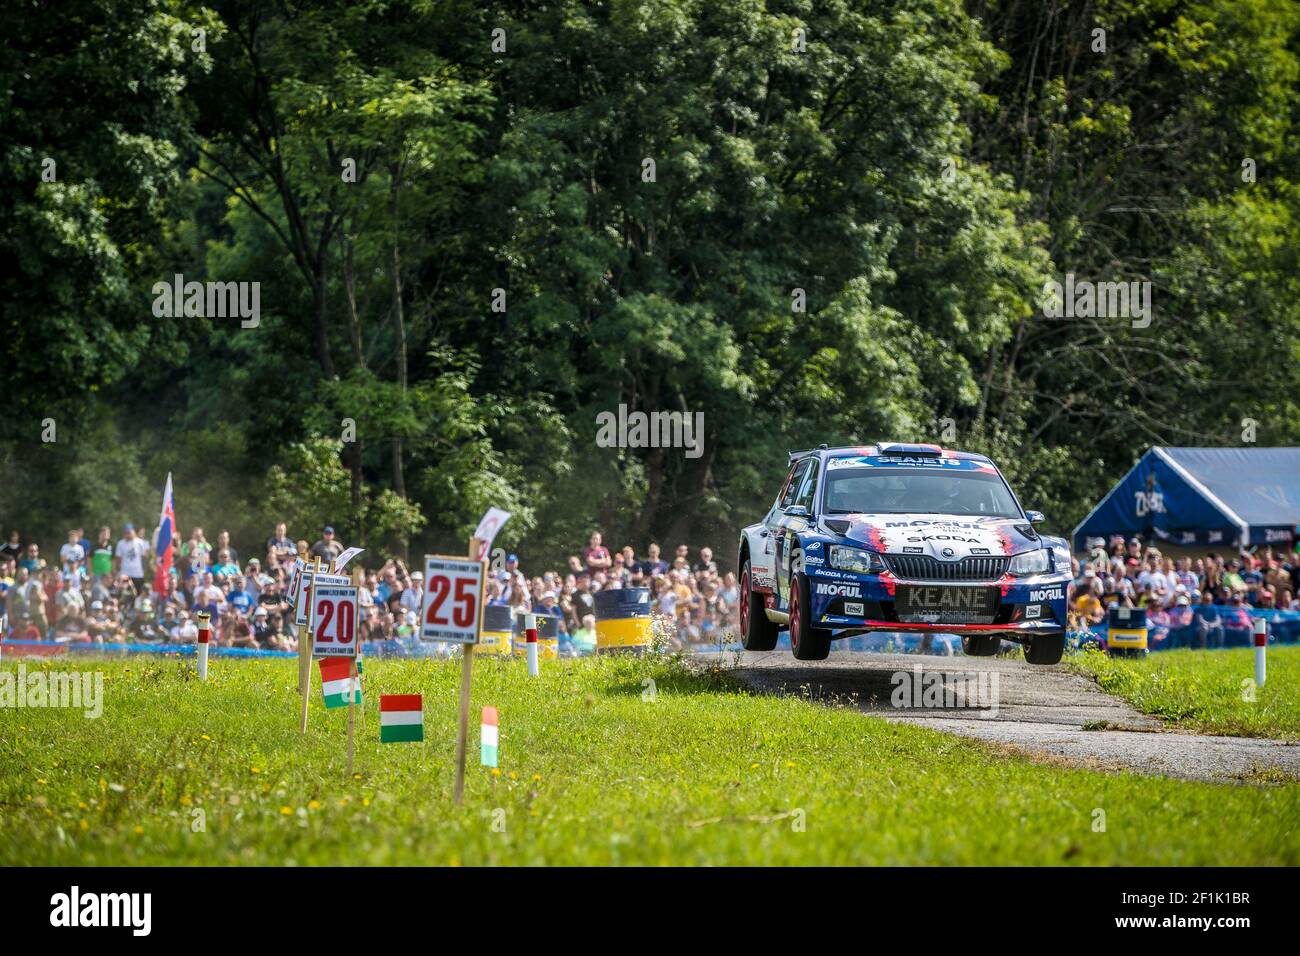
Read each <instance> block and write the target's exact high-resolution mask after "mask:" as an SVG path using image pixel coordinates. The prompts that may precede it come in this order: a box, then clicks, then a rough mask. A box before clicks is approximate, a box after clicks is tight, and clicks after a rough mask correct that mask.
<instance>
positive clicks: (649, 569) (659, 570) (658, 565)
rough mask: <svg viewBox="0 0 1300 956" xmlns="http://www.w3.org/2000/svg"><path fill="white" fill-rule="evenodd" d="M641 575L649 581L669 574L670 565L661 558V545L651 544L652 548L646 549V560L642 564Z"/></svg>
mask: <svg viewBox="0 0 1300 956" xmlns="http://www.w3.org/2000/svg"><path fill="white" fill-rule="evenodd" d="M641 573H642V574H644V575H645V577H646V579H647V580H649V579H650V578H653V577H655V576H656V575H660V574H667V573H668V563H667V562H666V561H662V560H660V558H659V545H657V544H655V543H653V542H651V544H650V547H649V548H647V549H646V559H645V560H644V561H642V562H641Z"/></svg>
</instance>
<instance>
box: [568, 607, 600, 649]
mask: <svg viewBox="0 0 1300 956" xmlns="http://www.w3.org/2000/svg"><path fill="white" fill-rule="evenodd" d="M572 640H573V647H574V650H576V651H577V652H578V653H579V654H594V653H596V618H595V617H594V616H593V615H591V614H584V615H583V616H582V622H581V624H580V625H579V626H578V627H577V628H575V629H574V630H573V638H572Z"/></svg>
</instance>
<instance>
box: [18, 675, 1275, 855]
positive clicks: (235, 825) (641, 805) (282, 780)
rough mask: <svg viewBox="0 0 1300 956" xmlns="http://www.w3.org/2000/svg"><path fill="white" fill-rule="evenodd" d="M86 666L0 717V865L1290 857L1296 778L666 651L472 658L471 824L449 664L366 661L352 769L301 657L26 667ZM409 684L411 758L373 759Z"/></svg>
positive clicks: (341, 719)
mask: <svg viewBox="0 0 1300 956" xmlns="http://www.w3.org/2000/svg"><path fill="white" fill-rule="evenodd" d="M74 665H75V666H80V667H98V668H99V669H101V670H102V671H103V672H104V673H105V675H106V676H107V681H106V684H105V703H104V712H103V715H102V716H101V717H100V718H98V719H86V718H85V717H84V716H83V714H82V713H81V712H80V711H73V710H60V709H10V708H4V709H0V864H4V865H15V864H16V865H26V864H92V865H103V864H112V865H122V864H172V863H180V864H241V863H244V864H272V865H275V864H298V865H304V864H341V863H360V864H466V865H472V864H490V863H499V864H540V863H551V864H564V863H568V864H611V863H612V864H745V863H748V864H765V863H800V864H1057V863H1070V864H1286V865H1296V864H1300V786H1297V785H1281V786H1278V785H1211V784H1200V783H1189V782H1183V781H1176V780H1168V779H1155V778H1144V777H1139V776H1134V775H1129V774H1109V773H1101V772H1095V771H1090V770H1075V769H1063V768H1061V767H1058V766H1050V765H1047V764H1039V763H1033V762H1028V761H1023V760H1019V759H1015V758H1009V757H1007V756H1005V755H1003V754H1001V753H999V752H997V751H995V750H992V749H988V748H985V747H983V746H981V745H979V744H977V743H975V742H971V741H965V740H960V739H958V738H955V737H950V736H947V735H944V734H940V733H937V732H933V731H928V730H925V729H921V728H915V727H904V726H896V725H892V724H889V723H887V722H885V721H883V720H879V719H875V718H868V717H864V716H863V715H861V714H859V713H857V712H855V711H851V710H847V709H842V710H840V709H832V708H828V707H825V706H823V705H819V704H815V703H810V702H808V701H804V700H799V699H795V698H775V697H752V696H747V695H744V694H742V693H738V692H735V691H733V690H730V689H729V688H728V685H727V684H726V682H725V679H724V678H722V677H721V676H717V675H708V674H706V675H697V674H693V673H691V672H689V671H688V670H687V669H686V668H685V667H684V666H683V665H682V664H680V663H677V662H673V661H665V660H662V659H656V660H644V661H639V660H632V659H621V660H601V661H595V660H581V661H566V662H563V663H557V664H549V665H548V666H545V667H544V670H543V675H542V677H541V678H539V679H535V680H530V679H529V678H528V677H527V674H526V671H525V669H524V666H523V664H522V662H520V661H494V660H481V661H478V662H477V663H476V666H475V684H474V704H475V710H474V716H473V718H472V720H471V724H472V738H471V758H470V759H471V766H470V767H469V773H468V775H467V790H466V799H465V804H464V806H463V807H460V808H457V807H454V806H453V805H452V803H451V789H452V779H453V772H452V764H453V755H454V746H455V740H454V722H455V708H456V693H457V686H458V683H459V673H460V667H459V663H458V662H455V661H450V662H448V661H443V662H435V661H384V660H372V661H367V664H366V677H365V707H364V718H363V720H362V721H361V723H360V733H359V735H358V739H359V745H358V749H357V760H356V769H357V771H358V775H357V776H356V777H355V778H347V776H346V774H345V772H344V741H345V730H346V721H347V718H346V711H344V710H332V711H325V710H324V709H323V707H322V705H321V701H320V689H319V680H318V678H317V680H316V683H315V685H314V687H313V697H312V713H311V731H310V734H309V735H308V736H307V737H306V738H303V737H302V736H300V735H299V733H298V729H297V706H296V703H297V696H296V694H295V692H294V690H293V686H294V681H295V674H296V671H295V665H294V663H293V662H292V661H226V660H217V661H214V663H213V668H212V679H211V680H210V681H208V682H207V683H206V684H200V683H199V682H197V681H196V680H194V679H193V676H192V673H193V672H192V669H190V668H189V667H188V665H186V664H183V663H181V662H180V661H178V660H175V659H156V660H141V659H135V660H131V661H123V662H117V661H105V662H94V661H88V660H84V659H83V660H76V661H63V662H59V663H57V664H39V663H33V662H30V661H29V662H26V663H25V666H26V667H27V668H29V669H31V668H41V667H54V668H59V667H63V668H67V667H71V666H74ZM16 667H17V662H16V661H14V660H13V659H11V658H7V659H6V660H5V661H4V663H3V664H2V665H0V669H4V670H9V671H13V670H14V669H15V668H16ZM649 680H652V681H653V682H654V684H653V690H654V691H655V693H654V695H653V696H654V699H652V700H647V699H645V698H646V696H647V695H648V691H649V690H650V689H651V688H650V685H649V684H648V681H649ZM413 691H419V692H422V693H423V694H424V696H425V725H426V741H425V743H424V744H422V745H421V744H395V745H382V746H381V745H380V744H379V743H378V727H377V721H378V713H377V708H378V695H379V693H380V692H388V693H399V692H413ZM484 704H493V705H496V706H497V707H498V708H499V709H500V713H501V771H500V774H499V775H493V774H492V773H491V772H490V771H487V770H485V769H483V768H481V767H479V766H478V765H477V755H478V747H477V743H478V730H477V724H478V707H479V706H481V705H484ZM196 811H201V813H197V814H196ZM1098 811H1104V817H1105V829H1104V832H1098V831H1097V830H1095V829H1094V825H1095V821H1099V820H1100V819H1101V814H1100V813H1099V812H1098ZM200 817H202V819H203V822H204V827H203V829H202V831H201V832H195V830H196V825H197V823H198V821H199V819H200ZM1229 834H1230V835H1231V838H1230V839H1229V838H1226V837H1227V835H1229Z"/></svg>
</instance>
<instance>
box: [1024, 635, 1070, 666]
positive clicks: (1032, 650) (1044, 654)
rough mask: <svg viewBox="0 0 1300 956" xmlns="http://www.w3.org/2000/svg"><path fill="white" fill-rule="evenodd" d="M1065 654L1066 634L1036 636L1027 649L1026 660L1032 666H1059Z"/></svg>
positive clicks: (1031, 639)
mask: <svg viewBox="0 0 1300 956" xmlns="http://www.w3.org/2000/svg"><path fill="white" fill-rule="evenodd" d="M1064 653H1065V635H1064V634H1036V635H1034V636H1033V637H1032V638H1030V640H1029V646H1028V647H1026V648H1025V660H1027V661H1028V662H1029V663H1031V664H1059V663H1061V655H1062V654H1064Z"/></svg>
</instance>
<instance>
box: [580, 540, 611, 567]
mask: <svg viewBox="0 0 1300 956" xmlns="http://www.w3.org/2000/svg"><path fill="white" fill-rule="evenodd" d="M582 560H583V561H585V562H586V565H587V570H588V571H589V572H591V573H592V574H595V573H596V572H597V571H603V570H605V569H606V568H609V567H612V566H613V563H614V562H613V560H612V559H611V558H610V556H609V549H608V548H606V547H605V546H604V545H603V544H601V536H600V532H599V531H593V532H592V533H591V538H590V542H589V543H588V545H587V547H586V548H585V549H584V550H583V552H582Z"/></svg>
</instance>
